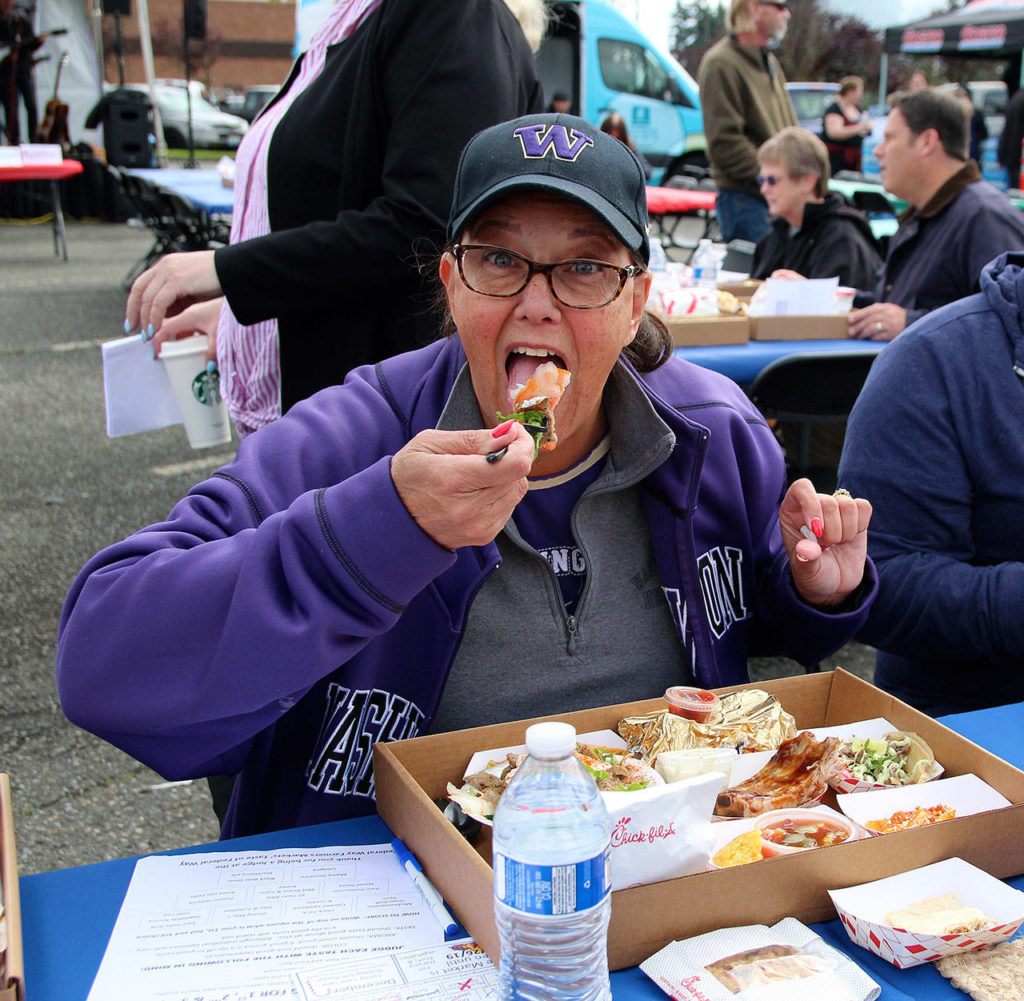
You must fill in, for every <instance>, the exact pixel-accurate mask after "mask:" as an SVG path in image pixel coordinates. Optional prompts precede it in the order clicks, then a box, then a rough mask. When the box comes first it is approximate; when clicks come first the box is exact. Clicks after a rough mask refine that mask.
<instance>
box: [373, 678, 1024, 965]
mask: <svg viewBox="0 0 1024 1001" xmlns="http://www.w3.org/2000/svg"><path fill="white" fill-rule="evenodd" d="M742 688H759V689H763V690H765V691H768V692H771V693H772V694H773V695H775V696H776V697H777V698H778V699H779V701H780V702H781V704H782V707H783V708H784V709H785V710H786V711H787V712H790V713H792V715H793V716H794V717H795V719H796V725H797V727H798V728H800V729H807V728H810V727H821V726H837V725H840V724H843V723H855V722H857V721H859V720H865V719H873V718H875V717H879V716H883V717H885V718H886V719H887V720H889V722H890V723H892V724H893V726H895V727H897V728H898V729H902V730H913V731H915V732H917V733H919V734H920V735H921V736H922V737H924V739H925V740H926V741H927V742H928V743H929V745H930V746H931V748H932V750H933V752H934V753H935V756H936V759H937V760H938V761H940V762H941V763H942V764H943V765H944V766H945V769H946V771H945V774H946V776H947V777H948V776H953V775H960V774H964V773H968V772H973V773H974V774H975V775H977V776H979V777H980V778H981V779H983V780H984V781H985V782H987V783H988V784H989V785H991V786H993V787H994V788H995V789H997V790H998V791H999V792H1001V793H1002V794H1003V795H1004V796H1005V797H1006V798H1007V799H1009V800H1010V802H1011V803H1012V804H1013V805H1012V806H1009V807H1005V808H1003V809H1001V810H992V811H989V812H986V813H980V814H975V815H973V816H967V817H962V818H958V819H956V820H950V821H947V822H945V823H942V824H936V825H934V826H932V827H921V828H916V829H913V830H909V831H903V832H900V833H897V834H887V835H883V836H879V837H873V838H870V839H867V840H863V841H855V842H851V843H849V844H844V845H836V846H834V847H830V848H824V849H821V850H819V851H810V852H804V853H802V854H798V855H791V856H787V857H784V858H777V859H768V860H766V861H764V862H757V863H753V864H752V865H746V866H739V867H737V868H734V869H723V870H718V871H715V872H707V873H698V874H696V875H693V876H682V877H679V878H677V879H670V880H664V881H663V882H659V883H651V884H648V885H646V886H638V887H632V888H630V889H627V890H617V891H616V892H614V893H613V894H612V916H611V925H610V928H609V933H608V965H609V968H610V969H612V970H618V969H622V968H624V967H628V966H635V965H636V964H637V963H639V962H641V961H642V960H644V959H646V958H647V957H648V956H650V955H651V954H652V953H654V952H656V951H657V950H658V949H661V948H663V947H664V946H665V945H667V944H668V943H669V942H671V941H673V940H675V939H681V938H686V937H688V936H691V935H698V934H701V933H703V932H706V931H712V930H714V929H716V928H724V927H730V926H733V925H745V924H755V923H764V924H769V925H770V924H774V923H775V922H776V921H779V920H781V919H782V918H783V917H786V916H787V915H792V916H793V917H796V918H799V919H800V920H802V921H804V922H813V921H824V920H829V919H832V918H834V917H835V916H836V912H835V909H834V908H833V906H832V902H831V898H830V897H829V896H828V892H827V891H828V890H829V889H837V888H841V887H846V886H854V885H857V884H859V883H864V882H868V881H870V880H875V879H881V878H882V877H885V876H892V875H895V874H896V873H900V872H904V871H906V870H908V869H914V868H917V867H918V866H923V865H928V864H930V863H932V862H938V861H940V860H942V859H946V858H949V857H951V856H959V857H960V858H962V859H964V860H966V861H968V862H970V863H972V864H973V865H976V866H979V867H980V868H982V869H985V870H986V871H988V872H989V873H991V874H992V875H993V876H997V877H1000V878H1005V877H1007V876H1013V875H1018V874H1020V873H1024V838H1022V837H1021V836H1020V832H1021V830H1022V828H1024V805H1022V804H1024V772H1022V771H1020V770H1019V769H1017V768H1015V767H1013V766H1012V765H1010V764H1008V763H1007V762H1005V761H1003V760H1002V759H1001V758H998V757H996V756H995V755H994V754H991V753H989V752H988V751H986V750H984V749H983V748H981V747H978V746H977V745H976V744H973V743H971V742H970V741H969V740H966V739H964V738H963V737H961V736H959V735H958V734H956V733H954V732H953V731H952V730H950V729H949V728H948V727H945V726H942V725H941V724H939V723H936V722H935V720H933V719H931V718H929V717H928V716H925V715H924V714H923V713H920V712H918V711H917V710H915V709H913V708H911V707H910V706H908V705H906V703H903V702H901V701H900V700H899V699H896V698H894V697H892V696H891V695H888V694H886V693H885V692H883V691H881V690H880V689H878V688H875V687H874V685H871V684H868V683H867V682H866V681H862V680H860V679H859V678H857V677H856V676H855V675H852V674H849V673H847V672H846V671H843V670H842V669H838V670H836V671H833V672H826V673H821V674H808V675H802V676H798V677H792V678H782V679H779V680H776V681H766V682H761V683H757V684H751V685H737V686H734V687H732V688H723V689H719V690H718V691H719V693H723V692H732V691H738V690H739V689H742ZM663 707H664V700H663V699H649V700H646V701H644V702H634V703H627V704H623V705H618V706H604V707H602V708H598V709H589V710H585V711H582V712H574V713H565V714H562V715H559V716H548V717H541V718H543V719H563V720H565V721H567V722H569V723H572V724H573V725H574V726H575V727H576V730H577V732H579V733H585V732H588V731H592V730H601V729H605V728H610V729H613V730H614V729H615V728H616V725H617V724H618V722H619V720H621V719H622V718H623V717H625V716H634V715H638V714H640V713H645V712H650V711H652V710H654V709H659V708H663ZM535 722H537V720H525V721H519V722H514V723H501V724H496V725H494V726H486V727H477V728H475V729H472V730H461V731H457V732H454V733H443V734H437V735H432V736H427V737H416V738H414V739H412V740H404V741H398V742H397V743H391V744H377V745H375V746H374V778H375V783H376V794H377V809H378V811H379V812H380V815H381V816H382V817H383V818H384V820H385V821H386V823H387V824H388V826H389V827H390V828H391V829H392V830H393V831H394V832H395V834H397V835H399V836H400V837H401V838H404V839H405V842H406V843H407V844H408V845H409V847H410V848H411V849H412V851H413V852H414V853H415V855H416V856H417V858H419V860H420V862H421V863H422V864H423V869H424V871H425V872H426V874H427V876H428V877H429V878H430V880H431V881H432V882H433V883H434V885H435V886H436V887H437V888H438V889H439V890H440V891H441V893H442V895H443V896H444V899H445V901H446V902H447V903H448V904H449V905H450V906H451V908H452V909H453V910H454V912H455V914H456V915H457V916H458V918H459V920H460V921H461V922H462V923H463V925H465V927H466V928H467V929H468V930H469V931H470V933H471V934H472V935H473V936H474V937H475V938H476V940H477V942H479V943H480V945H482V946H483V947H484V949H486V951H487V954H488V955H489V956H490V957H491V959H492V960H493V961H494V962H495V963H497V962H498V960H499V957H500V947H499V944H498V933H497V930H496V928H495V925H494V907H493V889H492V881H493V873H492V871H491V866H490V860H491V832H490V828H487V827H485V828H484V829H483V831H482V832H481V834H480V835H479V836H478V837H477V838H476V840H475V842H474V843H473V844H470V843H469V842H467V841H466V840H465V839H464V838H463V837H462V836H461V835H460V834H459V833H458V832H457V831H456V830H455V828H454V827H452V825H451V824H450V823H449V822H448V821H447V820H446V819H445V818H444V816H443V815H442V813H441V811H440V810H439V809H438V808H437V806H435V805H434V802H433V800H434V799H435V798H437V797H441V796H444V794H445V786H446V783H447V782H449V781H452V782H456V783H457V782H459V781H460V780H461V778H462V776H463V774H464V771H465V767H466V764H467V763H468V761H469V758H470V755H472V754H473V752H474V751H479V750H485V749H487V748H490V747H504V746H508V745H510V744H520V743H522V742H523V740H524V734H525V730H526V727H527V726H528V725H529V724H530V723H535ZM831 795H832V794H831V793H829V794H828V795H827V797H826V803H830V804H831V805H834V802H835V801H834V799H831V800H830V798H829V797H831Z"/></svg>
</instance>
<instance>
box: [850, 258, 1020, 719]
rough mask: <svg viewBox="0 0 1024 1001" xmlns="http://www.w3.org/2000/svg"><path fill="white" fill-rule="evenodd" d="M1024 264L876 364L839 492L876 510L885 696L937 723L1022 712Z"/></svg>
mask: <svg viewBox="0 0 1024 1001" xmlns="http://www.w3.org/2000/svg"><path fill="white" fill-rule="evenodd" d="M1022 311H1024V254H1021V253H1007V254H1003V255H1001V256H1000V257H998V258H996V259H995V260H994V261H992V262H991V263H989V264H988V265H987V266H986V267H985V268H984V270H983V271H982V274H981V292H980V293H978V294H976V295H972V296H969V297H968V298H966V299H962V300H960V301H959V302H956V303H953V304H951V305H949V306H945V307H943V308H941V309H937V310H935V311H934V312H932V313H929V314H928V316H926V317H925V318H924V319H923V320H920V321H918V322H917V323H915V324H913V326H911V327H910V328H909V329H908V330H907V331H905V332H904V333H903V334H901V335H900V336H899V337H898V338H897V339H896V340H895V341H894V342H893V343H892V344H891V345H890V346H889V347H887V348H886V349H885V350H884V351H883V352H882V353H881V354H880V355H879V356H878V359H877V360H876V361H875V363H874V364H873V365H872V367H871V372H870V374H869V375H868V379H867V382H866V383H865V385H864V389H863V391H862V392H861V394H860V397H859V399H858V400H857V403H856V405H855V406H854V408H853V412H852V413H851V415H850V420H849V424H848V428H847V432H846V442H845V445H844V448H843V455H842V460H841V463H840V467H839V482H840V483H842V484H843V485H844V486H846V487H848V488H849V489H851V490H855V491H865V492H869V493H870V496H871V499H872V502H873V503H874V505H875V514H874V517H873V518H872V521H871V540H870V543H869V550H870V552H871V555H872V557H873V558H874V561H875V564H876V566H877V567H878V576H879V590H878V598H877V600H876V601H875V603H874V605H873V607H872V609H871V613H870V615H869V617H868V621H867V624H866V625H865V627H864V628H863V629H862V630H861V633H860V638H861V639H862V640H864V642H866V643H870V644H872V645H873V646H876V647H878V654H877V656H876V667H875V683H876V684H878V685H879V686H881V687H882V688H884V689H886V690H887V691H889V692H892V693H893V694H894V695H896V696H898V697H899V698H901V699H903V700H904V701H906V702H909V703H911V704H912V705H914V706H917V707H918V708H919V709H921V710H923V711H924V712H927V713H930V714H931V715H942V714H944V713H950V712H963V711H967V710H970V709H982V708H985V707H988V706H995V705H1003V704H1005V703H1009V702H1018V701H1021V700H1024V617H1022V616H1021V607H1022V604H1024V535H1022V533H1021V532H1020V530H1019V526H1020V525H1021V523H1022V522H1024V382H1022V379H1024V331H1022V327H1021V316H1022V315H1024V312H1022Z"/></svg>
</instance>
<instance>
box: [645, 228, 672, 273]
mask: <svg viewBox="0 0 1024 1001" xmlns="http://www.w3.org/2000/svg"><path fill="white" fill-rule="evenodd" d="M647 267H648V269H649V270H651V271H664V270H665V269H666V267H668V257H667V256H666V254H665V248H664V247H663V246H662V243H661V240H659V239H658V237H656V236H652V237H651V259H650V262H649V263H648V265H647Z"/></svg>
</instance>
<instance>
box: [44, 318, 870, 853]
mask: <svg viewBox="0 0 1024 1001" xmlns="http://www.w3.org/2000/svg"><path fill="white" fill-rule="evenodd" d="M464 363H465V355H464V354H463V352H462V347H461V344H460V342H459V340H458V338H457V337H456V338H452V339H451V340H448V341H440V342H437V343H435V344H432V345H430V346H428V347H426V348H424V349H422V350H420V351H416V352H411V353H409V354H405V355H399V356H398V357H395V358H391V359H388V360H387V361H385V362H383V363H381V364H380V365H377V366H375V367H364V368H360V369H357V370H356V371H354V372H352V373H351V374H350V375H349V377H348V378H347V379H346V380H345V383H344V385H342V386H337V387H333V388H331V389H327V390H325V391H323V392H321V393H318V394H317V395H316V396H314V397H312V398H311V399H310V400H308V401H306V402H304V403H301V404H299V405H297V406H295V407H294V408H293V409H292V410H291V411H289V413H288V414H287V415H286V416H285V417H284V418H283V419H282V420H280V421H277V422H275V423H274V424H271V425H269V426H267V427H266V428H264V429H262V430H261V431H260V432H259V433H258V434H255V435H252V436H251V437H249V438H246V439H245V440H244V441H243V442H242V443H241V445H240V447H239V451H238V456H237V457H236V459H235V460H234V461H233V462H231V463H230V464H229V465H227V466H224V467H223V468H222V469H220V470H218V471H217V472H216V473H215V474H214V475H213V476H212V477H210V478H209V479H208V480H206V481H205V482H203V483H200V484H199V485H198V486H196V487H195V488H194V489H193V490H191V491H190V492H189V494H188V496H186V497H185V498H184V499H183V500H182V501H181V502H180V503H178V504H177V505H176V506H175V507H174V509H173V510H172V511H171V513H170V515H169V516H168V519H167V520H166V521H164V522H162V523H160V524H157V525H152V526H150V527H149V528H145V529H143V530H142V531H140V532H137V533H136V534H134V535H132V536H130V537H129V538H127V539H125V540H124V541H123V542H119V543H117V544H115V545H113V546H110V547H109V548H107V549H105V550H104V551H103V552H101V553H99V554H98V555H97V556H95V557H94V558H93V559H92V560H90V561H89V563H88V564H87V565H86V566H85V567H84V569H83V570H82V572H81V573H80V574H79V575H78V577H77V579H76V580H75V582H74V584H73V585H72V588H71V591H70V593H69V595H68V599H67V602H66V604H65V607H64V612H63V615H62V619H61V628H60V640H59V644H58V652H57V684H58V689H59V693H60V698H61V704H62V706H63V708H64V711H65V712H66V713H67V715H68V717H69V718H70V719H71V720H72V721H73V722H75V723H77V724H78V725H79V726H82V727H84V728H85V729H87V730H90V731H91V732H93V733H95V734H97V735H98V736H101V737H103V738H104V739H105V740H108V741H110V742H111V743H113V744H116V745H117V746H118V747H120V748H122V749H123V750H125V751H126V752H128V753H129V754H131V755H133V756H134V757H136V758H138V759H139V760H140V761H143V762H144V763H145V764H147V765H149V766H150V767H152V768H153V769H155V770H156V771H158V772H159V773H160V774H162V775H164V776H165V777H167V778H169V779H176V778H184V777H198V776H204V775H208V774H218V773H238V781H237V782H236V786H235V792H234V796H233V798H232V801H231V805H230V808H229V810H228V815H227V818H226V820H225V823H224V828H223V831H222V834H223V836H224V837H235V836H239V835H243V834H250V833H254V832H259V831H265V830H275V829H280V828H284V827H293V826H298V825H302V824H312V823H320V822H323V821H328V820H336V819H340V818H344V817H351V816H358V815H361V814H365V813H369V812H372V810H373V808H374V800H373V773H372V767H371V766H372V760H371V748H372V745H373V743H374V742H376V741H390V740H397V739H401V738H405V737H411V736H415V735H417V734H419V733H422V732H424V730H425V729H426V728H427V727H428V726H429V723H430V720H431V718H432V717H433V714H434V713H435V711H436V708H437V704H438V701H439V699H440V697H441V692H442V689H443V688H444V684H445V680H446V678H447V674H448V670H449V668H450V666H451V663H452V660H453V658H454V656H455V653H456V650H457V649H458V646H459V642H460V639H461V636H462V631H463V627H464V625H465V622H466V616H467V612H468V610H469V608H470V606H471V605H472V602H473V599H474V596H475V595H476V593H477V591H478V590H479V588H480V587H481V585H482V584H483V583H484V581H485V580H486V579H487V577H488V575H489V574H490V573H491V572H492V571H493V570H494V569H495V567H496V566H497V565H498V564H499V563H500V557H499V555H498V549H497V546H496V545H495V544H494V543H490V544H488V545H486V546H482V547H478V548H477V547H472V548H470V547H467V548H463V549H459V550H456V551H452V550H448V549H445V548H443V547H441V546H439V545H437V544H436V543H435V542H433V541H432V540H431V539H430V538H429V537H428V536H427V535H426V534H425V533H424V532H423V531H422V530H421V529H420V528H419V526H418V525H417V524H416V522H415V521H413V519H412V518H411V517H410V515H409V513H408V511H406V509H405V507H404V506H403V504H402V502H401V500H400V499H399V497H398V494H397V492H396V490H395V487H394V484H393V483H392V481H391V475H390V457H391V456H392V455H393V454H394V453H395V452H396V451H398V450H399V449H400V448H401V447H402V446H403V445H405V443H406V442H407V441H408V440H409V439H410V438H411V437H412V436H413V435H414V434H416V433H417V432H419V431H421V430H424V429H426V428H431V427H434V426H435V425H436V423H437V421H438V418H439V416H440V414H441V412H442V410H443V408H444V405H445V402H446V401H447V399H448V396H449V393H450V391H451V388H452V385H453V383H454V381H455V378H456V376H457V375H458V373H459V371H460V369H461V368H462V366H463V364H464ZM630 371H632V370H630ZM640 384H641V385H642V386H643V388H644V390H645V391H646V392H647V393H648V395H649V396H650V398H651V400H652V402H653V405H654V407H655V408H656V410H657V412H658V413H659V415H660V416H661V417H662V418H663V419H664V420H665V421H666V423H667V424H668V425H669V426H670V427H671V428H672V430H673V431H674V433H675V434H676V437H677V444H676V448H675V450H674V452H673V454H672V456H671V458H670V459H669V460H668V461H667V462H665V463H663V464H662V465H661V466H660V467H659V468H658V469H657V470H655V472H654V473H653V474H652V475H650V476H649V477H648V478H647V479H646V480H645V481H643V483H642V484H641V491H642V498H643V507H644V511H645V515H646V518H647V522H648V525H649V527H650V532H651V539H652V545H653V549H654V552H655V554H656V558H657V563H658V569H659V573H660V575H661V583H662V586H663V588H664V590H665V594H666V596H667V598H668V600H669V603H670V606H671V607H672V609H673V612H674V616H675V621H676V625H677V628H678V629H679V632H680V639H681V642H682V643H683V645H684V649H685V650H686V653H687V656H688V660H689V662H690V663H691V665H692V666H693V670H694V673H695V675H696V677H697V678H698V679H699V681H700V683H701V684H703V685H705V686H709V687H715V686H721V685H728V684H735V683H738V682H743V681H745V680H747V669H746V659H747V657H748V655H750V654H752V653H784V654H787V655H789V656H791V657H793V658H794V659H796V660H799V661H801V662H802V663H805V664H810V663H813V662H815V661H817V660H819V659H820V658H821V657H823V656H826V655H827V654H828V653H830V652H832V651H833V650H835V649H837V648H838V647H839V646H840V645H842V643H843V642H845V641H846V640H847V639H848V638H849V637H851V636H852V635H853V634H854V633H855V632H856V630H857V629H858V628H859V627H860V626H861V625H862V623H863V621H864V618H865V616H866V613H867V607H868V605H869V604H870V601H871V600H872V598H873V594H874V589H875V578H874V570H873V568H872V567H870V566H869V569H868V573H867V577H866V583H865V586H864V588H863V589H862V591H863V594H864V597H862V598H861V600H860V601H859V603H858V604H857V609H856V610H855V611H851V612H845V613H839V614H827V613H824V612H819V611H817V610H816V609H814V608H812V607H810V606H808V605H806V604H805V603H804V602H803V601H801V599H800V597H799V595H798V594H797V592H796V590H795V588H794V587H793V584H792V578H791V576H790V571H789V564H788V559H787V557H786V553H785V550H784V549H783V546H782V541H781V534H780V530H779V526H778V514H777V512H778V505H779V501H780V499H781V496H782V493H783V492H784V489H785V473H784V468H783V462H782V457H781V454H780V451H779V448H778V445H777V443H776V441H775V439H774V437H773V436H772V434H771V431H770V430H769V429H768V427H767V426H766V425H765V423H764V421H763V419H762V418H761V416H760V415H759V414H758V413H757V411H756V410H755V409H754V407H753V406H752V405H751V403H750V402H749V401H748V400H747V398H746V397H745V396H744V395H743V393H742V392H741V391H740V390H739V389H738V387H737V386H736V385H735V384H733V383H732V382H730V381H729V380H727V379H725V378H723V377H722V376H719V375H717V374H715V373H713V372H710V371H707V370H704V369H701V368H698V367H697V366H694V365H691V364H689V363H687V362H684V361H681V360H679V359H672V360H671V361H670V362H669V363H668V364H667V365H665V366H663V367H662V368H661V369H659V370H658V371H657V372H654V373H651V374H649V375H646V376H644V377H642V379H641V380H640ZM639 646H640V644H638V647H639ZM540 656H542V651H538V650H533V651H531V657H532V659H533V660H534V661H536V660H537V659H538V658H539V657H540ZM633 670H635V672H636V676H637V698H643V697H650V696H652V695H654V694H657V693H654V692H650V691H648V690H646V689H645V687H644V676H643V664H642V661H638V663H637V664H636V665H634V666H633ZM546 711H557V709H553V710H546Z"/></svg>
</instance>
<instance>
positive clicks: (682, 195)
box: [647, 185, 715, 215]
mask: <svg viewBox="0 0 1024 1001" xmlns="http://www.w3.org/2000/svg"><path fill="white" fill-rule="evenodd" d="M714 207H715V192H714V191H692V190H687V189H686V188H658V187H653V186H650V185H649V186H648V188H647V211H648V212H649V213H650V214H651V215H683V214H685V213H687V212H710V211H711V210H712V209H713V208H714Z"/></svg>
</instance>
